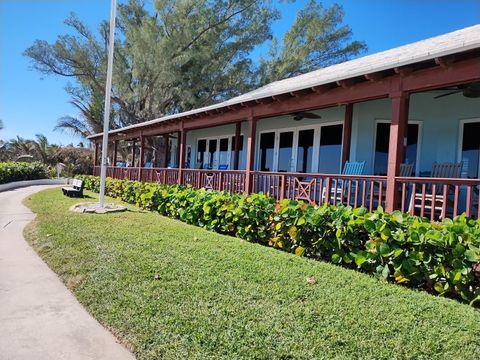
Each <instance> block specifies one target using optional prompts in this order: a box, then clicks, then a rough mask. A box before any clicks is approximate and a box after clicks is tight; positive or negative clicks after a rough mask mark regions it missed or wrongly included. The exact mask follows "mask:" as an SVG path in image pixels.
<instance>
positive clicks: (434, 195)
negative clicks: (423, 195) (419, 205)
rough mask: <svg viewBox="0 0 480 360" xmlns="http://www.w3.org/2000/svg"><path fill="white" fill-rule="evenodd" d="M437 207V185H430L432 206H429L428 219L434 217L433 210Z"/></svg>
mask: <svg viewBox="0 0 480 360" xmlns="http://www.w3.org/2000/svg"><path fill="white" fill-rule="evenodd" d="M436 208H437V185H436V184H433V185H432V206H431V207H430V221H432V222H433V219H434V218H435V210H436Z"/></svg>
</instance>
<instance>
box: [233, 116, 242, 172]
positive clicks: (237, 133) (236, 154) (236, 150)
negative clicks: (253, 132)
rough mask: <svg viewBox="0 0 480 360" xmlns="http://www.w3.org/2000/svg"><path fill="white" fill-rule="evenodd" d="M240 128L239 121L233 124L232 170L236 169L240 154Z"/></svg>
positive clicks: (240, 123)
mask: <svg viewBox="0 0 480 360" xmlns="http://www.w3.org/2000/svg"><path fill="white" fill-rule="evenodd" d="M241 128H242V122H241V121H239V122H237V123H236V126H235V148H234V150H233V151H234V153H233V170H238V160H239V155H240V130H241Z"/></svg>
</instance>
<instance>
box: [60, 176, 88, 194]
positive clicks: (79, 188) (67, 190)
mask: <svg viewBox="0 0 480 360" xmlns="http://www.w3.org/2000/svg"><path fill="white" fill-rule="evenodd" d="M83 185H84V184H83V181H82V180H80V179H73V183H72V186H64V187H62V191H63V195H66V196H70V197H73V196H74V197H83Z"/></svg>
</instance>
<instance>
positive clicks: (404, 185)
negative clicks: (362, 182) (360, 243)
mask: <svg viewBox="0 0 480 360" xmlns="http://www.w3.org/2000/svg"><path fill="white" fill-rule="evenodd" d="M395 182H396V183H397V186H398V188H399V191H400V204H399V208H400V210H401V211H403V212H409V213H411V214H417V215H420V216H422V217H423V216H426V217H429V218H430V220H431V221H434V220H439V219H442V218H445V217H455V216H457V215H458V214H460V213H463V212H465V213H466V215H467V216H468V217H472V218H479V217H480V207H479V190H480V179H446V178H417V177H396V178H395Z"/></svg>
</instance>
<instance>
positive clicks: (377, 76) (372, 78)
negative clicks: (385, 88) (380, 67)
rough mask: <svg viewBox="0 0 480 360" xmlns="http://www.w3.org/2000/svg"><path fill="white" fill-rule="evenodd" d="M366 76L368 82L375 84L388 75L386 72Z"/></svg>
mask: <svg viewBox="0 0 480 360" xmlns="http://www.w3.org/2000/svg"><path fill="white" fill-rule="evenodd" d="M364 76H365V79H367V80H368V81H372V82H374V81H380V80H382V79H383V78H385V76H387V73H386V72H385V71H378V72H374V73H370V74H365V75H364Z"/></svg>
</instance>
